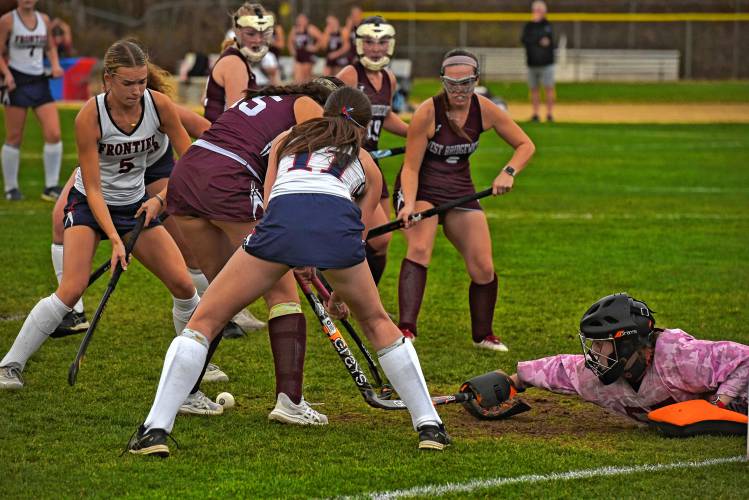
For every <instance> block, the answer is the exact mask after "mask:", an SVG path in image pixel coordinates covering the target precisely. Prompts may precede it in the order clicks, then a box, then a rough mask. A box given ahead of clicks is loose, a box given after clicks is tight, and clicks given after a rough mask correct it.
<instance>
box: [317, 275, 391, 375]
mask: <svg viewBox="0 0 749 500" xmlns="http://www.w3.org/2000/svg"><path fill="white" fill-rule="evenodd" d="M312 285H313V286H314V287H315V288H316V289H317V292H318V293H319V294H320V295H321V296H322V301H323V302H326V301H327V300H328V299H330V294H331V293H332V292H333V288H332V287H331V286H330V283H328V280H326V279H325V276H323V275H322V274H321V273H315V276H314V278H312ZM340 322H341V324H342V325H343V327H344V328H345V329H346V331H347V332H348V334H349V335H350V336H351V338H352V339H353V340H354V343H355V344H356V346H357V347H358V348H359V351H361V353H362V354H363V355H364V359H366V360H367V365H368V366H369V373H370V374H371V375H372V378H373V379H374V383H375V385H376V386H377V387H382V377H381V376H380V371H379V370H378V369H377V365H376V364H375V362H374V359H372V355H371V354H370V353H369V351H368V350H367V347H366V346H365V345H364V343H363V342H362V340H361V338H360V337H359V335H358V334H357V333H356V330H354V327H353V325H352V324H351V323H349V321H348V320H347V319H345V318H344V319H341V320H340Z"/></svg>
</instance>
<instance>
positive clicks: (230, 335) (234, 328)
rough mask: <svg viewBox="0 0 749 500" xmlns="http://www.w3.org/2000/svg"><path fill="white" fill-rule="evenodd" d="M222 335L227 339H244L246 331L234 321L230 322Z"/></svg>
mask: <svg viewBox="0 0 749 500" xmlns="http://www.w3.org/2000/svg"><path fill="white" fill-rule="evenodd" d="M221 335H223V337H224V338H225V339H238V338H240V337H244V336H245V334H244V330H242V329H241V328H240V327H239V325H238V324H236V323H235V322H233V321H229V322H228V323H227V324H226V326H225V327H224V329H223V330H222V331H221Z"/></svg>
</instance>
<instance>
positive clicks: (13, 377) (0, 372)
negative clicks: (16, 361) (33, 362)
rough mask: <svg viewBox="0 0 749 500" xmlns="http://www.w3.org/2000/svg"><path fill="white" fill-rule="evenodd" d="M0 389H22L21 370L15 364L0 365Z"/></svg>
mask: <svg viewBox="0 0 749 500" xmlns="http://www.w3.org/2000/svg"><path fill="white" fill-rule="evenodd" d="M0 389H4V390H10V391H17V390H18V389H23V379H22V378H21V370H19V369H18V367H17V366H15V365H10V366H0Z"/></svg>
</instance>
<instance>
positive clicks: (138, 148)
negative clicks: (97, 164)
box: [99, 135, 161, 156]
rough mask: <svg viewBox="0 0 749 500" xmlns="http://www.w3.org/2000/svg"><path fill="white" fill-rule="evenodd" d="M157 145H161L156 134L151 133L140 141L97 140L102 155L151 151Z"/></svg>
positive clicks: (157, 146)
mask: <svg viewBox="0 0 749 500" xmlns="http://www.w3.org/2000/svg"><path fill="white" fill-rule="evenodd" d="M159 147H161V146H160V144H159V143H158V142H157V141H156V136H155V135H152V136H151V137H149V138H147V139H143V140H140V141H132V142H118V143H116V144H107V143H104V142H99V154H100V155H104V156H122V155H131V154H137V153H142V152H143V151H147V152H149V153H152V152H154V151H156V150H157V149H159Z"/></svg>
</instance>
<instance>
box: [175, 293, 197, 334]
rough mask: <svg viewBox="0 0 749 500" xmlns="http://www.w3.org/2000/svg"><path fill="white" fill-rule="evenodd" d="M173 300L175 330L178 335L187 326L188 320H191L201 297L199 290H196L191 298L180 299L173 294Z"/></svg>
mask: <svg viewBox="0 0 749 500" xmlns="http://www.w3.org/2000/svg"><path fill="white" fill-rule="evenodd" d="M172 302H173V303H174V305H173V306H172V320H173V321H174V331H175V334H176V335H179V334H180V333H182V330H184V329H185V327H186V326H187V322H188V321H190V317H191V316H192V313H193V311H195V308H196V307H198V302H200V297H199V296H198V292H195V295H193V296H192V297H190V298H189V299H178V298H177V297H174V296H172Z"/></svg>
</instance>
